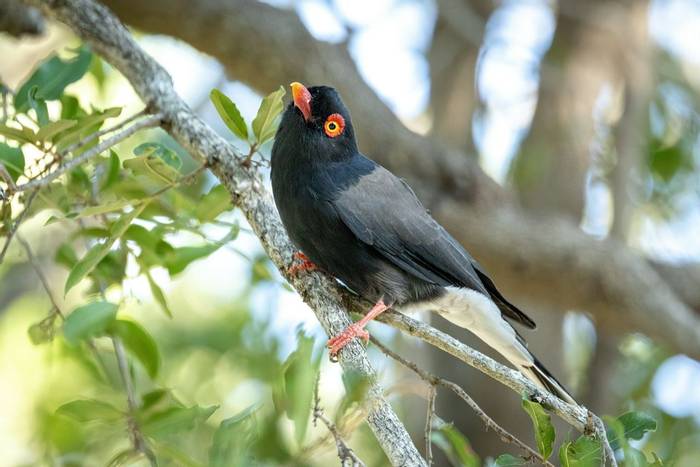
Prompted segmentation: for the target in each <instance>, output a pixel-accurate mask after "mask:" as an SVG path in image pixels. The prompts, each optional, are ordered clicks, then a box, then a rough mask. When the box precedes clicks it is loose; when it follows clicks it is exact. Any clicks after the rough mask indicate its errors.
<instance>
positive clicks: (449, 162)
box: [106, 0, 700, 357]
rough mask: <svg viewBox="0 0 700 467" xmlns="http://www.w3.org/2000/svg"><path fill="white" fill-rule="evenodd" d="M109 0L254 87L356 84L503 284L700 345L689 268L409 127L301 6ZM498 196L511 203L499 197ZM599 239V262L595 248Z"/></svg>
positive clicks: (362, 126)
mask: <svg viewBox="0 0 700 467" xmlns="http://www.w3.org/2000/svg"><path fill="white" fill-rule="evenodd" d="M106 3H107V4H109V5H110V6H112V7H113V8H115V10H116V11H117V13H118V14H119V15H120V16H121V17H122V18H124V19H125V20H126V21H127V22H129V23H131V24H133V25H135V26H137V27H139V28H142V29H144V30H146V31H149V32H154V33H161V34H168V35H172V36H175V37H178V38H180V39H183V40H185V41H186V42H188V43H190V44H191V45H193V46H194V47H196V48H198V49H200V50H202V51H204V52H206V53H209V54H211V55H213V56H215V57H217V58H218V59H219V60H220V61H221V63H222V64H224V66H225V67H226V69H227V71H228V73H229V75H230V76H232V77H235V78H236V79H240V80H242V81H244V82H246V83H247V84H249V85H250V86H252V87H254V88H255V89H258V90H261V91H264V92H266V91H269V90H271V89H274V88H276V87H277V86H278V85H279V83H285V82H289V81H293V80H299V81H302V82H308V83H330V84H333V85H334V86H335V87H337V88H338V89H339V90H340V92H341V93H342V94H343V95H346V96H352V102H351V108H352V112H353V116H354V123H355V126H356V127H357V129H358V136H359V140H360V145H361V147H362V148H364V149H365V150H366V152H367V153H368V154H369V155H370V156H371V157H372V158H374V159H375V160H377V161H378V162H380V163H381V164H383V165H384V166H386V167H387V168H389V169H391V170H393V171H395V172H397V173H398V174H400V175H402V176H404V177H406V178H407V179H408V180H409V182H410V183H411V185H413V186H414V188H416V190H417V191H418V193H419V195H420V196H421V199H423V201H424V202H425V203H426V205H428V206H429V207H430V208H431V209H432V212H433V214H434V215H435V217H436V218H437V220H438V221H440V222H441V223H443V224H444V225H445V226H446V227H447V229H448V230H449V231H450V232H451V233H452V234H453V235H454V236H455V237H456V238H457V240H459V241H460V242H461V243H463V244H464V245H465V246H467V247H468V248H470V249H471V251H472V252H474V253H475V254H476V256H477V259H478V260H479V261H481V262H482V263H484V264H485V265H486V266H487V268H488V269H490V270H491V272H492V273H493V275H494V276H495V279H496V282H497V283H499V284H504V286H503V289H504V292H506V293H507V294H514V295H518V294H520V293H523V294H524V295H525V296H527V297H528V299H529V300H530V301H532V302H539V303H542V304H547V305H554V306H548V307H547V308H555V307H556V308H559V309H561V310H562V311H565V310H566V309H577V310H585V311H588V312H590V313H591V314H592V315H593V316H594V317H595V318H596V320H598V321H599V322H601V323H606V325H610V330H611V331H618V332H629V331H630V330H639V331H641V332H644V333H646V334H648V335H652V336H656V337H660V338H661V339H663V340H665V341H666V343H667V344H668V345H669V346H670V347H672V348H673V349H675V350H678V351H681V352H685V353H687V354H689V355H691V356H695V357H698V356H700V339H699V338H698V336H699V335H700V331H699V329H700V317H698V315H697V314H696V313H694V312H693V310H692V309H691V308H690V307H689V306H688V304H686V303H684V302H683V300H684V299H686V297H687V295H679V294H678V293H675V292H674V291H676V290H678V289H680V288H681V287H680V286H677V285H676V284H675V283H674V282H672V281H674V280H683V279H684V276H683V275H682V274H671V275H665V276H660V275H659V273H657V271H655V270H654V269H653V268H652V267H650V266H649V264H648V263H647V261H646V260H645V259H644V258H641V257H639V255H637V254H636V253H635V252H634V251H633V250H631V249H630V248H628V247H626V246H625V245H622V244H620V243H617V242H613V241H600V240H598V239H595V238H592V237H589V236H586V235H584V234H583V233H582V232H581V230H580V229H579V227H578V226H577V225H576V224H575V223H573V222H570V221H567V222H564V221H562V220H561V219H560V218H551V217H549V218H544V217H542V218H539V217H534V216H532V215H529V214H526V213H524V212H522V211H521V210H519V209H516V208H515V207H514V206H512V205H511V204H510V203H509V199H510V196H509V195H508V194H507V193H506V192H505V191H504V190H503V189H501V188H500V187H498V186H497V185H496V184H495V183H494V182H493V181H492V180H491V179H490V178H488V176H486V175H485V174H484V173H483V172H482V171H481V169H480V168H479V167H478V164H477V163H476V161H475V160H474V159H473V158H470V157H468V156H467V155H466V154H464V153H462V152H460V151H456V150H448V149H445V148H444V147H443V146H442V145H440V144H439V143H437V142H435V141H432V140H430V139H428V138H424V137H421V136H419V135H416V134H415V133H412V132H411V131H409V130H407V129H406V128H405V127H404V126H403V125H402V124H401V122H399V121H398V119H397V118H396V117H395V116H394V115H393V114H392V113H391V112H390V111H389V110H388V108H387V107H386V106H385V105H384V104H383V103H382V102H381V101H380V100H379V98H378V97H377V96H376V95H375V94H374V92H373V91H372V90H371V89H370V88H369V87H368V86H367V84H366V83H365V82H364V81H363V80H362V78H361V77H360V75H359V73H358V72H357V69H356V67H355V65H354V63H353V61H352V60H351V58H350V56H349V54H348V52H347V50H346V49H345V48H344V47H342V46H340V45H331V44H326V43H321V42H318V41H316V40H314V39H313V38H312V37H311V35H310V34H309V33H308V32H307V31H306V29H305V28H304V26H303V25H302V24H301V22H300V21H299V19H298V18H297V16H296V15H295V14H294V13H293V12H289V11H284V10H280V9H277V8H273V7H270V6H269V5H265V4H263V3H259V2H256V1H252V0H225V1H224V0H197V1H185V0H167V1H166V0H153V1H150V2H143V1H137V0H119V1H116V0H107V1H106ZM184 17H186V18H187V24H186V27H183V23H182V21H181V18H184ZM261 62H262V63H265V64H266V65H265V66H264V67H261V66H260V63H261ZM368 149H369V150H368ZM445 200H448V201H447V202H445V203H443V202H444V201H445ZM441 203H443V204H441ZM496 204H499V205H501V206H504V205H505V207H506V209H501V210H498V209H496V210H495V209H493V208H494V206H495V205H496ZM503 212H507V213H508V214H507V216H505V217H504V215H503ZM506 217H507V219H506ZM494 228H495V229H498V230H493V229H494ZM555 233H556V236H557V237H558V239H556V242H555V244H556V247H555V248H552V247H551V245H552V240H553V239H554V236H555ZM569 239H574V240H573V241H568V240H569ZM514 245H518V246H519V247H518V248H515V247H514ZM591 251H593V252H594V253H595V254H594V255H593V256H594V257H595V258H596V261H599V262H597V263H596V262H593V261H589V260H587V259H586V258H587V257H588V256H589V252H591ZM532 252H538V253H542V254H543V256H538V255H536V254H534V253H532ZM611 258H613V259H614V260H611ZM618 259H621V261H617V260H618ZM562 267H563V268H565V269H558V268H562ZM659 271H660V272H663V271H662V270H659ZM617 278H624V280H621V281H618V280H617ZM666 281H670V282H671V284H670V287H669V285H668V284H667V283H666ZM581 284H587V285H585V286H582V285H581ZM596 284H600V286H596ZM650 285H653V286H652V287H650ZM683 290H687V289H686V288H685V287H684V286H683ZM695 290H697V288H695ZM572 291H574V293H572ZM601 291H606V292H609V293H606V294H601V293H600V292H601ZM655 292H658V294H657V295H655ZM691 294H692V292H691ZM610 318H613V319H610ZM678 326H682V328H683V329H678Z"/></svg>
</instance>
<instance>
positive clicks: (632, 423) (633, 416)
mask: <svg viewBox="0 0 700 467" xmlns="http://www.w3.org/2000/svg"><path fill="white" fill-rule="evenodd" d="M617 419H618V420H619V421H620V423H622V426H623V427H624V428H625V437H626V438H627V439H642V437H643V436H644V434H645V433H646V432H647V431H656V420H655V419H654V417H652V416H651V415H649V414H648V413H645V412H634V411H632V412H627V413H624V414H622V415H620V416H619V417H617Z"/></svg>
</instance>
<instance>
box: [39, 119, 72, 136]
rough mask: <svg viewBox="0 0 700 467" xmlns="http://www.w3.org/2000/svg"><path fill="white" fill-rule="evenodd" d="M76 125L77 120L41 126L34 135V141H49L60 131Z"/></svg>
mask: <svg viewBox="0 0 700 467" xmlns="http://www.w3.org/2000/svg"><path fill="white" fill-rule="evenodd" d="M77 123H78V121H77V120H56V121H55V122H49V123H47V124H46V125H44V126H42V127H41V128H40V129H39V131H38V132H37V134H36V139H37V140H39V141H51V139H52V138H53V137H54V136H56V135H57V134H59V133H61V132H62V131H66V130H68V129H69V128H72V127H74V126H75V125H76V124H77Z"/></svg>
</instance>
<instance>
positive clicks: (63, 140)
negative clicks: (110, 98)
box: [53, 107, 122, 151]
mask: <svg viewBox="0 0 700 467" xmlns="http://www.w3.org/2000/svg"><path fill="white" fill-rule="evenodd" d="M121 112H122V109H121V107H111V108H109V109H105V110H103V111H101V112H100V111H96V112H94V113H92V114H90V115H86V116H84V117H81V118H79V119H78V120H77V123H76V124H75V125H73V126H72V127H71V128H68V129H67V130H65V131H62V132H61V133H59V134H57V135H56V136H55V137H54V138H53V142H54V144H55V145H56V148H57V149H58V150H59V151H62V150H64V149H66V148H67V147H68V146H70V145H72V144H74V143H77V142H78V141H79V140H81V139H84V138H85V139H88V138H89V137H90V135H92V134H94V133H95V132H96V131H97V130H99V128H100V127H101V126H102V124H103V123H104V121H105V120H107V119H108V118H115V117H118V116H119V114H121ZM95 144H97V139H93V140H92V141H91V142H90V143H87V144H86V145H85V146H83V147H82V150H83V151H84V150H87V149H88V148H90V147H92V146H94V145H95Z"/></svg>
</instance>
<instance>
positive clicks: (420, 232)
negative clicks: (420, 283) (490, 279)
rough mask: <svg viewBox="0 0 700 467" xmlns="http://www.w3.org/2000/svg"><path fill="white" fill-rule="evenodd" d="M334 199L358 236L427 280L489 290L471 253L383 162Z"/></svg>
mask: <svg viewBox="0 0 700 467" xmlns="http://www.w3.org/2000/svg"><path fill="white" fill-rule="evenodd" d="M331 204H332V205H333V207H334V208H335V210H336V212H337V213H338V215H339V217H340V218H341V219H342V220H343V222H344V223H345V224H346V225H347V226H348V228H350V230H351V231H352V232H353V233H354V234H355V236H356V237H357V238H358V239H360V240H361V241H363V242H364V243H366V244H367V245H370V246H372V247H374V248H375V249H376V250H377V251H378V252H380V253H381V254H382V255H383V256H384V257H385V258H386V259H388V260H389V261H391V262H392V263H393V264H395V265H396V266H398V267H401V268H402V269H404V270H405V271H407V272H410V273H412V274H414V275H416V276H417V277H419V278H421V279H423V280H426V281H428V282H432V283H435V284H439V285H443V286H449V285H454V286H461V287H469V288H471V289H474V290H478V291H479V292H482V293H487V290H486V288H485V287H484V284H483V283H482V282H481V280H480V279H479V276H478V275H477V273H476V271H475V270H474V268H473V267H472V258H471V257H470V256H469V254H468V253H467V252H466V251H465V250H464V248H462V246H461V245H460V244H459V243H457V241H456V240H455V239H454V238H452V236H451V235H450V234H449V233H447V231H446V230H445V229H444V228H442V226H440V224H438V223H437V222H436V221H435V220H434V219H433V218H432V217H430V215H429V214H428V213H427V211H426V210H425V208H424V207H423V206H422V205H421V204H420V202H419V201H418V198H417V197H416V196H415V195H414V194H413V191H411V189H410V188H409V187H408V185H407V184H406V183H405V182H404V181H403V180H401V179H399V178H398V177H396V176H394V175H393V174H392V173H391V172H389V171H388V170H386V169H384V168H383V167H381V166H377V167H376V168H375V170H373V171H372V172H370V173H368V174H366V175H364V176H362V177H361V178H360V179H359V180H358V181H357V183H355V184H354V185H353V186H350V187H346V188H345V189H344V190H343V191H342V192H341V193H339V194H338V196H337V197H335V199H333V200H332V201H331Z"/></svg>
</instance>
